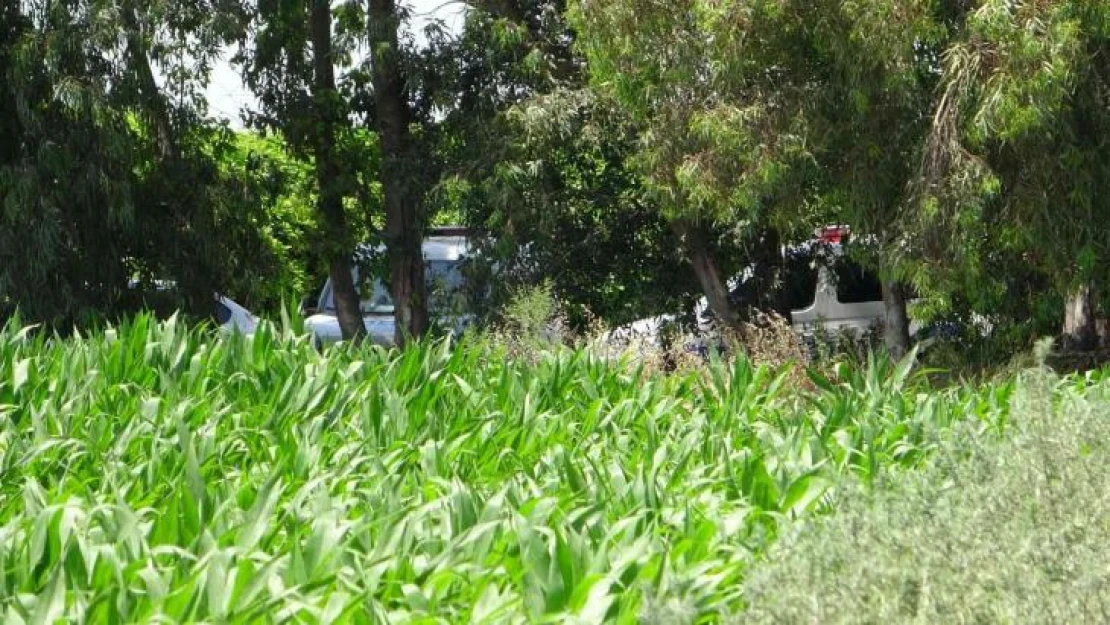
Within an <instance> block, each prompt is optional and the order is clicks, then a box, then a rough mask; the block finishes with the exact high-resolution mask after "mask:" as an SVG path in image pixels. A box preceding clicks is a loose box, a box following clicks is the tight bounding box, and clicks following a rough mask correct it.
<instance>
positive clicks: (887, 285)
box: [883, 280, 910, 360]
mask: <svg viewBox="0 0 1110 625" xmlns="http://www.w3.org/2000/svg"><path fill="white" fill-rule="evenodd" d="M883 307H884V308H885V309H886V315H885V317H884V319H883V342H884V343H885V344H886V350H887V352H888V353H889V354H890V356H891V358H894V359H895V360H901V359H902V358H904V357H905V356H906V354H908V353H909V351H910V317H909V314H907V312H906V288H905V287H904V286H903V285H902V284H901V283H899V282H897V281H894V280H884V281H883Z"/></svg>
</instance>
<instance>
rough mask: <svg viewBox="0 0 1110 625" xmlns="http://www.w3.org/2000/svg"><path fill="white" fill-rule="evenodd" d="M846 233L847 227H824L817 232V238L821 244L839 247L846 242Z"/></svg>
mask: <svg viewBox="0 0 1110 625" xmlns="http://www.w3.org/2000/svg"><path fill="white" fill-rule="evenodd" d="M848 232H849V230H848V226H826V227H824V228H821V229H819V230H818V231H817V238H818V239H820V240H821V242H822V243H829V244H832V245H839V244H841V243H845V242H846V239H847V238H848Z"/></svg>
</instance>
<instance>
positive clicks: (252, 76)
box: [235, 0, 366, 340]
mask: <svg viewBox="0 0 1110 625" xmlns="http://www.w3.org/2000/svg"><path fill="white" fill-rule="evenodd" d="M354 10H355V12H356V13H359V11H358V8H357V7H354ZM359 14H360V13H359ZM345 15H347V14H345ZM247 17H248V20H247V22H246V28H245V29H244V30H243V32H242V39H241V42H240V52H239V54H238V55H237V57H236V59H235V60H236V62H237V63H238V64H239V65H240V66H241V67H242V69H243V76H244V79H245V82H246V84H247V86H248V87H249V88H250V89H251V90H252V91H253V92H254V94H255V96H257V98H258V101H259V103H260V105H261V111H257V112H254V113H253V114H252V115H251V117H250V118H249V121H250V123H251V124H252V125H254V126H255V127H256V128H259V129H263V130H277V131H279V132H281V133H282V135H283V136H284V138H285V140H286V144H287V145H288V146H290V148H291V149H292V150H293V151H294V153H295V154H297V155H299V156H300V157H302V158H305V159H310V160H311V161H312V162H313V163H314V167H315V174H316V185H317V189H316V191H317V200H316V206H317V212H318V214H319V217H320V219H321V222H322V226H323V227H322V231H323V233H322V237H321V239H322V240H321V246H320V247H321V256H322V257H323V258H325V259H326V263H327V265H328V268H329V269H328V274H329V276H330V278H331V280H332V284H333V287H334V289H335V304H336V316H337V318H338V320H339V326H340V329H341V330H342V333H343V337H344V338H345V339H348V340H358V339H360V338H361V337H362V336H364V335H365V333H366V328H365V326H364V325H363V321H362V314H361V308H360V304H359V297H358V292H357V290H356V288H355V283H354V278H353V276H352V251H353V249H354V245H355V243H356V241H355V240H354V237H353V236H352V234H351V227H350V225H349V223H348V216H347V214H346V211H345V209H344V199H345V198H347V197H350V196H351V195H352V193H353V190H352V181H353V177H352V176H351V175H350V169H349V168H348V167H345V162H344V159H343V155H342V153H341V150H342V149H343V146H344V145H345V142H344V139H345V138H350V136H351V121H350V102H349V100H348V99H347V98H344V97H343V96H342V94H341V93H340V91H339V90H338V89H337V82H336V75H335V72H336V67H337V66H338V67H348V68H349V67H351V66H352V60H351V53H352V48H353V45H354V43H355V42H356V41H357V37H358V36H359V33H361V32H362V27H361V25H356V26H355V27H354V28H352V27H351V20H350V19H341V20H338V22H336V20H335V16H334V14H333V8H332V4H331V2H329V0H299V1H295V2H274V1H268V0H261V1H259V2H258V3H257V5H256V6H254V7H251V8H250V10H248V12H247ZM335 23H338V26H339V29H340V30H339V32H336V29H335Z"/></svg>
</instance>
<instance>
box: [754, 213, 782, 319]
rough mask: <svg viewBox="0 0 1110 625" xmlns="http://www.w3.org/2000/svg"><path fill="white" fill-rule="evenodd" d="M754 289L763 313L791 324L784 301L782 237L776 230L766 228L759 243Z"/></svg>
mask: <svg viewBox="0 0 1110 625" xmlns="http://www.w3.org/2000/svg"><path fill="white" fill-rule="evenodd" d="M756 270H757V271H758V272H759V274H760V275H758V276H756V279H755V288H756V289H758V292H757V293H756V300H757V301H758V302H759V308H760V310H763V311H774V312H775V313H776V314H778V315H779V316H780V317H782V318H783V319H785V320H786V322H787V323H790V322H791V315H790V306H789V304H788V303H787V301H786V289H785V288H784V285H783V278H784V276H783V273H784V271H785V261H784V259H783V256H782V236H781V235H780V234H779V231H778V229H776V228H767V230H766V231H764V233H763V236H762V238H761V239H760V241H759V255H758V258H757V259H756Z"/></svg>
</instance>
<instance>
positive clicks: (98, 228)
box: [0, 1, 134, 324]
mask: <svg viewBox="0 0 1110 625" xmlns="http://www.w3.org/2000/svg"><path fill="white" fill-rule="evenodd" d="M0 16H2V18H3V20H2V21H0V61H2V62H0V108H2V109H3V110H2V111H0V113H2V115H0V116H2V117H3V121H0V133H2V134H3V136H2V137H0V139H2V141H0V143H2V146H0V206H2V210H0V301H2V300H6V302H3V303H4V304H6V305H7V306H19V307H20V308H22V310H23V311H24V313H25V314H26V315H27V316H28V317H29V318H31V319H34V320H36V321H48V322H54V323H59V324H66V323H69V322H72V321H73V320H75V319H76V318H77V317H79V316H80V315H82V314H83V312H84V311H86V310H88V309H97V310H104V309H111V308H114V307H115V306H116V305H117V304H118V301H119V286H120V284H121V283H122V282H123V279H125V277H126V274H127V267H126V263H125V259H126V258H127V248H126V239H125V237H123V236H121V235H122V234H123V233H125V232H127V231H129V230H130V229H131V227H132V225H133V223H134V205H133V204H132V203H131V194H130V189H131V185H132V183H133V179H134V175H133V173H132V172H133V166H134V163H133V160H132V148H133V147H134V141H133V136H132V133H131V132H130V130H129V128H128V123H127V121H128V120H127V119H126V116H125V115H124V114H123V112H122V111H121V110H120V109H119V107H117V106H115V102H114V95H113V93H112V87H113V85H114V84H116V82H117V80H118V76H119V75H118V67H117V66H115V65H113V64H112V63H111V62H110V60H109V59H106V58H105V55H104V54H103V52H102V50H101V48H100V47H99V45H98V44H99V43H100V42H101V41H102V40H103V38H104V34H105V33H104V30H103V29H102V28H101V24H99V23H98V22H97V20H96V19H95V16H94V15H93V14H91V12H90V11H88V10H87V7H71V6H68V5H66V6H58V5H55V4H53V3H45V2H32V1H28V2H17V3H5V4H4V7H3V8H2V9H0Z"/></svg>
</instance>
